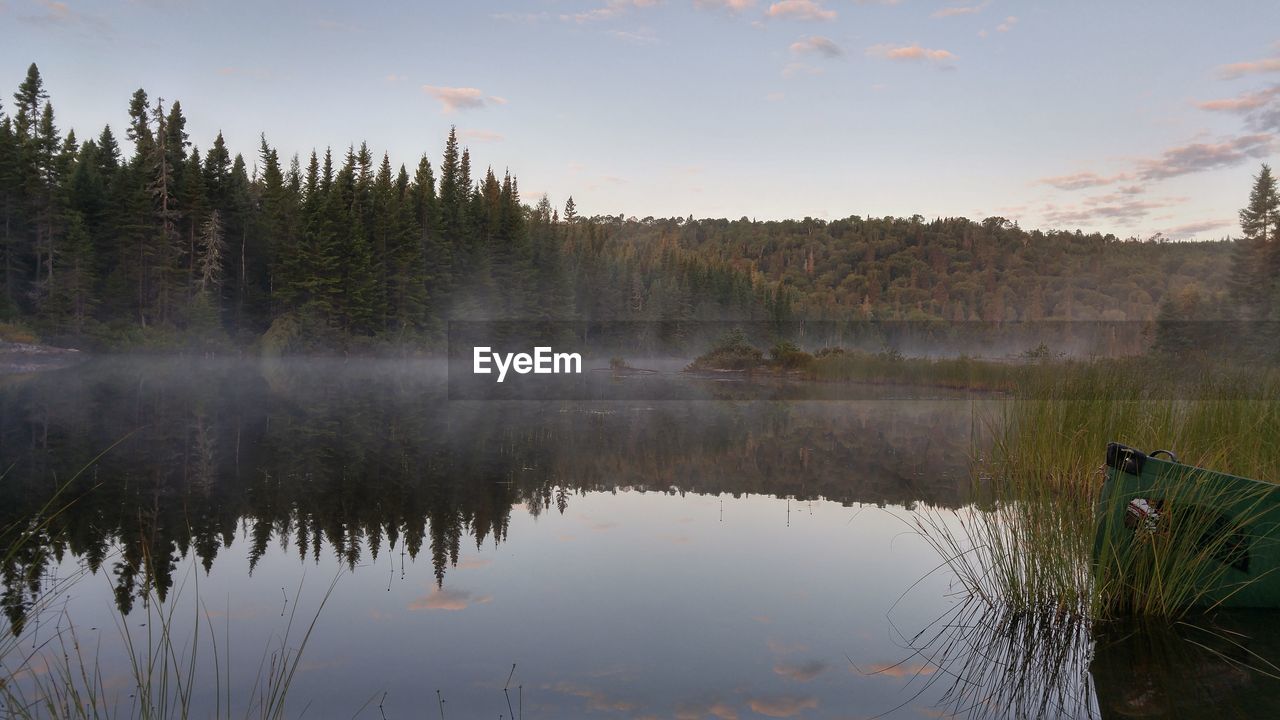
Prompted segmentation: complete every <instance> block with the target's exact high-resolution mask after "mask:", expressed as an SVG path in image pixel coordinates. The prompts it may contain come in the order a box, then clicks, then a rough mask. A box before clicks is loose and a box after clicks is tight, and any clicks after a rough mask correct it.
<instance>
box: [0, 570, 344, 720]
mask: <svg viewBox="0 0 1280 720" xmlns="http://www.w3.org/2000/svg"><path fill="white" fill-rule="evenodd" d="M193 574H196V573H194V572H193ZM336 583H337V578H335V579H334V581H333V582H332V583H330V585H329V587H328V589H327V591H326V592H325V593H324V595H323V597H322V598H321V600H320V602H319V606H318V607H317V609H316V611H315V614H314V615H312V616H311V618H310V620H309V621H306V620H305V618H302V619H300V618H299V617H298V615H297V608H298V599H299V596H300V595H301V591H302V589H301V587H299V589H298V591H297V594H295V596H294V598H293V603H292V606H293V608H294V609H293V610H292V611H291V612H290V613H289V615H288V618H287V621H286V624H285V628H284V630H283V633H282V634H281V635H279V636H278V637H276V638H274V639H273V640H272V641H271V642H269V643H268V645H267V647H266V648H265V649H264V651H263V653H262V656H261V659H260V661H259V665H258V668H257V672H256V673H255V674H254V675H253V678H254V679H253V680H252V682H251V684H250V686H249V687H248V688H247V690H240V691H237V690H236V689H235V688H234V687H233V683H232V667H233V664H232V659H231V657H232V652H231V647H230V628H229V624H230V617H229V615H228V617H227V618H226V623H227V625H228V627H227V628H226V629H224V631H223V639H222V640H221V642H220V641H219V638H218V635H219V633H218V631H217V628H215V626H214V621H213V614H212V613H211V612H210V611H209V609H208V608H207V607H206V606H205V605H204V604H203V603H202V602H201V601H200V599H199V588H198V585H197V586H196V587H195V591H194V595H195V598H193V599H192V601H191V602H190V603H189V605H190V607H189V609H185V610H184V609H182V605H183V603H182V600H181V596H182V591H181V588H180V589H179V592H178V593H175V594H174V595H172V596H170V597H169V598H168V599H167V600H164V601H162V600H160V598H158V597H157V596H156V595H155V593H154V592H150V593H148V595H147V597H146V602H145V608H146V609H145V613H144V614H143V615H141V616H140V617H139V616H131V615H124V614H120V615H117V616H115V617H114V623H115V630H116V633H117V637H118V640H119V646H120V647H121V648H123V652H124V656H125V665H124V666H123V667H111V668H107V669H104V666H103V664H102V662H101V658H100V651H101V649H102V640H101V638H100V637H98V638H96V639H95V640H94V641H93V643H92V644H90V643H88V642H86V641H85V639H84V637H82V636H83V630H82V629H81V628H79V627H78V626H77V625H76V623H75V622H74V620H73V619H72V618H71V617H70V615H69V614H68V613H67V612H66V611H65V610H63V611H59V612H57V623H56V627H55V629H54V631H53V633H52V635H51V636H50V637H49V638H47V639H45V640H44V641H41V642H32V641H31V639H30V638H28V637H26V636H25V635H24V636H20V637H19V640H20V642H16V643H13V644H12V646H11V647H10V648H9V652H8V654H6V655H3V656H0V672H2V673H3V677H4V678H5V679H4V680H3V681H2V682H0V706H2V709H3V710H4V712H5V713H6V717H13V718H18V719H26V718H56V719H63V718H66V719H87V718H138V719H140V720H167V719H169V718H183V719H185V718H190V717H194V716H199V717H212V718H233V717H243V718H260V719H262V720H279V719H280V718H283V717H285V707H286V705H285V701H286V698H287V697H288V694H289V689H290V687H291V686H292V684H293V681H294V679H295V677H296V675H297V673H298V670H299V668H300V667H301V662H302V655H303V651H304V650H305V649H306V646H307V644H308V642H309V640H310V639H311V636H312V634H313V632H314V631H315V629H316V625H317V622H318V620H319V618H320V613H321V611H322V610H323V608H324V605H325V604H326V603H327V602H328V599H329V597H330V595H331V594H332V593H333V590H334V588H335V586H336ZM180 612H181V613H183V614H184V615H185V617H183V616H180V615H179V613H180ZM187 613H189V615H188V614H187ZM303 622H305V624H302V623H303ZM143 628H145V629H143ZM29 646H34V647H32V648H31V650H30V651H29V652H16V653H15V652H14V650H15V649H18V648H24V649H25V648H27V647H29ZM121 669H123V670H124V673H123V675H121V673H120V672H119V671H120V670H121ZM210 685H212V689H213V693H212V694H213V701H212V707H207V705H208V704H209V703H208V701H207V700H204V701H201V702H199V705H200V707H197V701H198V700H199V699H200V697H201V693H205V694H207V692H208V690H209V688H210Z"/></svg>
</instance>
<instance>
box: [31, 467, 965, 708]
mask: <svg viewBox="0 0 1280 720" xmlns="http://www.w3.org/2000/svg"><path fill="white" fill-rule="evenodd" d="M906 517H907V512H906V511H904V510H902V509H900V508H897V509H895V508H889V509H887V510H882V509H879V508H875V507H870V506H868V507H861V508H860V507H858V506H854V507H844V506H842V505H840V504H837V503H831V502H825V501H814V502H807V501H794V500H793V501H790V502H789V503H788V501H786V500H779V499H774V498H768V497H762V496H745V497H743V498H738V499H735V498H732V497H724V498H723V503H722V499H721V498H720V497H715V496H703V495H693V494H689V495H685V496H683V497H681V496H676V495H666V494H659V493H639V492H619V493H616V494H614V493H589V494H587V495H585V496H581V497H575V498H574V499H573V502H572V503H571V504H570V506H569V509H568V510H567V512H566V513H565V514H564V515H559V514H557V513H555V512H551V513H544V514H542V515H541V516H540V517H536V518H535V517H532V516H530V515H529V514H527V513H525V512H523V511H522V510H521V509H519V508H517V509H516V511H515V512H514V513H513V514H512V518H511V526H510V529H509V532H508V535H507V541H506V542H503V543H501V544H499V545H497V546H494V545H493V544H491V543H490V544H486V545H484V546H483V547H480V548H476V547H475V546H474V544H472V545H471V546H470V547H469V548H465V547H464V550H463V555H462V557H461V558H460V560H459V563H458V565H457V567H456V568H452V569H451V570H450V572H449V573H448V575H447V576H446V577H445V580H444V586H443V587H439V588H438V587H436V583H435V578H434V576H433V574H432V568H431V564H430V562H429V561H428V559H427V558H424V557H420V558H419V560H418V561H417V562H413V561H408V562H407V564H405V565H403V566H402V564H401V563H402V556H401V554H400V552H399V549H398V548H393V549H391V550H390V551H388V550H387V549H386V548H385V547H384V549H383V551H382V552H381V553H380V554H379V556H378V559H377V560H376V561H369V560H366V563H365V564H364V565H362V566H360V567H358V568H357V569H356V571H355V573H354V574H348V575H344V576H343V577H341V579H340V580H339V582H338V584H337V587H336V589H335V591H334V593H333V595H332V597H331V598H330V600H329V602H328V604H327V605H326V606H325V608H324V610H323V614H322V616H321V620H320V623H319V626H318V629H317V631H316V633H315V635H314V636H313V638H312V640H311V643H310V645H309V646H308V647H307V649H306V653H305V656H304V660H303V664H302V668H303V670H302V672H301V674H300V676H299V677H298V678H297V680H296V681H295V684H294V687H293V688H292V690H291V695H290V697H291V701H292V702H291V708H292V709H293V710H294V711H295V712H296V711H299V710H301V709H302V707H303V705H304V704H305V703H307V702H310V703H311V707H310V709H309V710H308V712H307V714H308V715H309V716H317V717H329V716H334V717H337V716H342V717H349V716H351V714H353V713H355V712H356V711H357V710H359V709H360V707H361V705H362V704H363V703H364V702H365V700H367V699H370V698H372V699H373V702H372V704H371V705H370V706H369V708H372V712H373V715H374V716H377V712H378V711H377V707H376V706H377V704H378V702H379V701H382V704H383V709H384V710H385V712H386V713H387V715H388V717H403V716H405V715H407V714H409V713H410V712H413V713H414V714H415V715H416V713H417V711H420V710H421V709H422V708H428V709H430V711H431V712H429V713H428V714H427V716H428V717H435V716H437V714H438V708H437V707H436V694H435V693H436V690H437V689H438V690H440V691H441V692H442V695H443V698H444V700H445V713H446V717H447V718H460V717H467V718H470V717H497V716H498V715H499V714H500V713H501V714H506V713H507V712H508V711H507V700H506V697H505V696H504V694H503V692H502V688H503V686H504V685H505V684H506V682H507V678H508V674H509V673H510V671H511V665H512V663H516V664H517V667H516V671H515V675H514V677H513V679H512V680H511V684H510V689H511V692H510V695H511V700H512V704H513V706H514V705H515V704H517V703H518V702H519V700H520V695H521V692H520V691H518V690H517V688H518V687H519V686H523V691H522V695H523V707H524V713H525V716H526V717H530V718H536V717H542V718H564V717H627V718H644V717H663V718H668V717H675V718H738V717H741V718H747V717H759V716H764V717H862V716H865V715H874V714H877V713H880V712H884V711H886V710H890V709H893V708H895V707H897V706H898V705H899V704H901V703H903V702H904V701H907V700H909V699H910V698H911V696H912V694H913V693H914V690H915V689H917V688H918V687H919V684H920V683H921V679H920V678H916V679H914V680H913V679H912V678H913V677H914V675H915V672H914V671H915V670H916V669H917V667H918V666H914V665H911V664H910V663H908V664H906V665H897V663H899V661H901V660H902V659H903V658H904V657H905V656H906V655H907V653H906V651H904V650H903V649H902V648H901V646H900V645H899V644H896V643H895V641H894V638H895V636H894V634H893V632H892V630H891V627H890V619H892V621H893V622H894V623H896V624H897V625H898V626H899V627H901V628H904V629H906V630H912V629H914V628H918V627H920V626H923V625H924V624H925V623H927V622H928V621H929V620H932V619H933V618H934V617H936V616H937V615H938V614H939V613H941V612H942V611H943V610H944V609H945V608H946V607H947V601H946V600H945V599H944V598H943V596H944V593H945V592H946V590H947V588H946V587H945V579H943V578H942V577H934V578H931V579H929V580H926V581H925V582H924V583H923V584H922V585H920V586H918V587H916V588H915V589H914V590H912V591H911V592H910V593H908V594H907V595H906V596H905V597H904V598H903V599H902V600H901V601H900V602H897V605H896V607H895V606H894V605H895V601H898V600H899V596H900V595H901V593H903V591H904V590H905V589H906V588H907V586H908V585H910V584H911V582H913V581H914V580H916V579H917V578H919V577H920V576H922V575H924V574H925V573H927V572H928V571H929V570H930V569H931V568H932V567H933V566H934V565H935V564H936V563H937V560H936V556H935V555H933V553H932V552H931V551H930V550H929V549H928V548H927V547H926V546H925V545H924V543H923V542H922V541H921V540H920V539H919V538H918V537H916V536H914V535H913V534H911V532H910V531H909V528H908V526H907V525H906V523H905V522H904V519H905V518H906ZM244 545H245V543H244V542H243V538H241V540H238V541H237V542H236V543H235V544H233V546H232V547H231V548H230V549H229V550H228V551H226V552H224V553H223V554H222V555H221V556H220V558H219V560H218V562H217V563H215V564H214V566H213V569H212V572H211V573H210V574H209V575H207V576H206V575H205V574H204V573H203V571H200V572H199V573H198V577H197V576H196V574H195V573H192V572H189V571H185V570H184V571H181V572H180V573H179V577H178V583H179V584H181V583H183V582H185V583H186V584H187V586H186V588H184V590H183V591H182V596H181V597H182V600H180V602H179V607H180V608H181V609H180V610H179V611H178V613H177V618H178V624H179V625H180V626H182V625H183V624H184V623H187V622H188V621H189V618H190V614H191V611H190V607H189V602H186V600H187V599H189V598H190V597H191V596H192V595H193V593H192V589H193V587H194V585H195V583H197V582H198V584H199V592H200V595H201V597H202V598H203V600H204V602H205V603H206V606H207V607H208V608H209V610H210V612H211V614H212V615H214V621H213V622H214V628H215V630H216V631H217V632H218V633H219V635H220V636H221V634H222V633H224V632H225V630H226V623H227V620H226V617H227V616H228V609H229V617H230V631H231V644H232V652H233V655H234V658H235V660H234V662H233V665H232V675H233V676H234V678H233V679H234V682H235V683H236V684H237V686H238V687H240V688H246V687H247V685H246V683H251V682H252V680H251V678H252V676H253V673H254V672H256V668H257V664H258V662H259V660H260V659H261V653H262V650H263V649H264V648H265V647H266V646H267V644H268V639H269V638H272V637H274V636H278V635H279V633H281V632H283V629H284V627H285V623H286V621H287V619H288V618H287V617H282V616H281V613H282V612H285V613H286V614H287V613H288V610H286V607H287V605H288V604H291V601H292V598H293V595H294V593H295V592H296V591H297V589H298V584H299V583H300V582H303V581H304V577H305V583H304V590H303V594H302V598H301V601H300V604H299V608H298V609H297V613H298V614H297V618H296V620H295V623H297V622H301V621H305V620H309V619H310V616H311V613H313V612H314V608H315V607H316V603H317V602H318V599H319V596H320V595H322V594H323V592H324V590H325V589H326V587H327V584H328V581H329V580H330V579H331V578H332V577H333V575H334V573H335V572H337V569H336V568H337V565H336V563H335V561H334V560H333V557H332V554H331V553H322V554H321V560H320V562H319V563H315V562H314V561H312V560H310V559H309V560H308V561H307V562H306V563H305V564H302V563H299V561H298V558H297V554H296V551H295V550H294V549H293V548H290V549H288V550H284V549H282V548H281V547H280V544H279V542H278V541H273V543H272V546H271V548H270V550H269V551H268V553H267V555H266V556H265V557H263V558H262V560H261V561H260V562H259V564H258V567H257V568H256V569H255V570H254V572H253V575H252V576H250V575H249V574H248V568H247V560H246V559H244V558H245V556H246V553H245V552H243V551H242V548H243V547H244ZM184 567H187V568H189V567H190V563H189V562H187V563H186V564H185V565H184ZM108 592H109V590H108V588H107V587H106V581H105V580H104V579H103V578H102V577H101V576H99V577H91V578H89V579H87V580H85V581H83V582H82V583H80V584H79V585H76V586H75V587H74V588H73V590H72V593H71V596H70V597H69V601H68V603H67V606H66V607H67V611H68V613H69V615H70V616H72V617H74V618H76V619H77V627H78V628H79V631H80V632H81V633H84V634H85V636H86V637H88V636H92V635H100V637H101V638H102V639H103V641H104V645H103V655H102V660H103V663H102V664H103V667H104V668H109V670H108V673H107V674H108V681H109V682H114V683H122V684H123V683H125V682H126V681H125V680H124V678H123V671H122V669H121V668H122V667H123V666H122V665H120V664H118V660H117V659H115V658H114V656H113V654H112V653H113V650H112V649H111V648H110V647H109V645H110V643H111V641H112V640H114V639H115V638H117V637H118V633H117V631H116V629H115V625H114V623H113V620H112V618H111V616H110V614H109V611H108V610H107V608H109V607H110V600H109V595H108V594H107V593H108ZM286 598H288V599H289V600H290V602H289V603H286ZM891 608H892V614H891V615H889V613H890V609H891ZM290 609H291V608H290ZM144 613H145V611H144V610H142V609H140V608H139V609H135V610H134V612H133V614H132V615H131V616H130V624H131V627H132V628H133V629H134V630H135V631H142V630H143V628H142V627H141V623H142V622H145V621H146V619H145V618H144V617H143V615H144ZM46 622H51V621H46ZM153 622H154V620H153ZM89 627H98V628H99V631H98V632H96V633H95V632H87V631H86V629H87V628H89ZM43 632H46V633H47V632H48V630H44V631H43ZM298 632H299V631H298V629H297V628H296V627H295V629H294V637H295V638H296V637H298V636H299V635H298ZM180 636H181V635H180ZM220 641H221V638H220ZM851 661H852V662H853V663H856V664H857V666H858V668H859V669H860V670H861V671H862V672H858V671H857V670H855V669H854V667H853V666H852V665H851V664H850V662H851ZM925 672H926V673H927V672H928V670H927V669H926V670H925ZM871 673H875V674H871ZM384 692H385V693H386V696H385V700H383V693H384ZM935 697H936V693H926V694H925V695H924V696H922V697H921V698H918V699H916V700H914V701H912V702H910V703H909V704H908V706H907V707H905V708H903V709H902V710H901V711H900V712H899V713H895V715H901V716H904V717H913V716H919V715H921V714H924V715H929V714H931V712H932V709H931V707H930V700H932V699H934V698H935ZM210 698H211V695H210V696H209V697H206V699H210ZM369 708H366V714H367V713H368V712H369Z"/></svg>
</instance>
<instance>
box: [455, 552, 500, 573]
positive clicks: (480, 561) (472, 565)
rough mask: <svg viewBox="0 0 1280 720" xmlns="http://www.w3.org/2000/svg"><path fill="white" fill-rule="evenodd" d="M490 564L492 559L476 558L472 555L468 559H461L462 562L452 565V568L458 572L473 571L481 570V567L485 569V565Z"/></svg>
mask: <svg viewBox="0 0 1280 720" xmlns="http://www.w3.org/2000/svg"><path fill="white" fill-rule="evenodd" d="M492 564H493V558H487V557H478V556H475V555H472V556H471V557H469V558H463V559H462V561H461V562H459V563H458V564H457V565H454V567H455V568H456V569H458V570H474V569H476V568H482V567H485V566H486V565H492Z"/></svg>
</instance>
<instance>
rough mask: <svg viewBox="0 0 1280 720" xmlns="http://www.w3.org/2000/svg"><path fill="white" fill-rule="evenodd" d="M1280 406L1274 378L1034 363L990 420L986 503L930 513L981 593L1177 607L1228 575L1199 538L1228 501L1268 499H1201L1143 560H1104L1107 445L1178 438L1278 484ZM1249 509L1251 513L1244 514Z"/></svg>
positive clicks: (1082, 605) (1026, 600) (1079, 611)
mask: <svg viewBox="0 0 1280 720" xmlns="http://www.w3.org/2000/svg"><path fill="white" fill-rule="evenodd" d="M1278 407H1280V382H1277V380H1276V378H1275V375H1274V374H1272V375H1269V376H1259V375H1257V374H1253V373H1249V372H1247V371H1244V370H1224V369H1222V368H1207V367H1198V368H1197V367H1192V368H1188V367H1176V366H1166V367H1159V366H1153V364H1152V363H1151V362H1149V361H1148V362H1145V363H1139V362H1133V361H1124V362H1099V363H1069V364H1064V365H1062V366H1061V367H1060V368H1059V369H1058V371H1056V372H1034V373H1027V374H1025V375H1023V376H1022V379H1021V381H1020V384H1019V386H1018V388H1017V390H1016V391H1015V396H1014V399H1012V400H1010V401H1008V402H1006V403H1004V404H1002V405H1001V406H1000V410H999V411H998V412H997V413H996V414H995V416H993V417H989V418H986V419H985V422H987V423H988V424H989V425H990V436H991V437H992V438H993V443H992V447H991V448H990V451H989V453H987V454H986V455H985V456H984V457H983V458H982V459H981V460H980V462H979V464H978V471H979V472H978V475H979V477H980V478H981V485H982V487H981V488H980V491H981V492H982V494H983V495H984V496H985V497H986V499H987V504H986V506H985V508H984V510H983V511H982V512H976V513H972V514H968V515H965V516H962V517H961V521H960V523H959V528H960V530H959V531H958V532H957V531H955V530H954V528H955V527H956V525H954V524H949V523H945V522H941V521H940V520H939V519H937V518H931V517H929V516H927V515H926V516H922V517H921V518H919V520H918V523H919V526H920V529H921V531H922V534H923V535H924V536H925V537H926V539H928V540H929V542H931V543H933V544H934V546H935V548H936V549H937V550H938V551H939V553H941V554H942V555H943V556H944V557H945V558H946V559H947V562H948V564H949V565H950V566H951V569H952V570H953V571H954V572H955V574H956V576H957V578H958V579H959V580H960V582H961V583H963V584H964V585H965V587H966V588H967V589H968V590H969V592H970V593H971V594H973V595H975V596H977V597H981V598H985V599H986V600H987V601H988V602H989V603H991V604H999V605H1002V606H1005V607H1009V608H1013V609H1017V610H1022V611H1037V612H1046V613H1054V614H1066V615H1074V616H1080V617H1089V618H1107V617H1114V616H1117V615H1149V616H1164V617H1176V616H1179V615H1181V614H1182V613H1185V612H1186V611H1187V610H1188V609H1190V608H1191V607H1193V606H1195V605H1198V604H1201V603H1202V602H1204V601H1205V599H1206V596H1207V593H1208V591H1209V589H1210V588H1211V587H1212V586H1213V584H1214V582H1213V581H1214V578H1213V577H1212V573H1211V570H1210V568H1211V567H1212V566H1213V563H1212V562H1211V561H1210V560H1211V558H1210V556H1211V555H1212V554H1213V552H1215V550H1214V548H1205V547H1198V546H1194V547H1193V543H1194V541H1195V540H1198V539H1199V538H1200V535H1201V533H1200V532H1199V531H1194V528H1196V527H1199V526H1207V525H1208V524H1209V523H1212V522H1216V521H1217V518H1218V517H1219V514H1218V513H1217V512H1216V511H1214V510H1213V508H1215V507H1217V506H1221V505H1228V504H1234V505H1237V506H1238V505H1241V504H1242V503H1243V504H1244V505H1246V506H1248V504H1249V503H1251V502H1252V503H1255V505H1256V503H1259V502H1260V501H1261V499H1260V498H1249V497H1234V496H1216V497H1210V496H1204V495H1202V496H1199V497H1197V498H1195V500H1196V502H1194V503H1192V502H1184V503H1181V504H1180V507H1181V508H1183V509H1182V510H1180V511H1179V512H1181V515H1180V516H1179V517H1178V518H1177V523H1178V525H1179V527H1180V528H1182V530H1181V531H1180V532H1179V533H1172V534H1156V535H1153V536H1152V537H1153V541H1152V542H1150V543H1148V544H1147V546H1146V547H1144V550H1143V551H1144V552H1146V553H1147V555H1146V556H1145V558H1146V559H1145V560H1144V562H1143V563H1134V562H1133V558H1132V557H1131V556H1126V557H1125V558H1121V557H1120V556H1119V555H1117V554H1115V553H1114V552H1113V553H1112V554H1111V555H1106V556H1105V557H1103V558H1102V559H1101V562H1098V563H1095V558H1094V541H1095V537H1096V536H1097V533H1098V530H1099V522H1100V520H1099V513H1098V512H1097V510H1098V508H1097V505H1098V500H1099V492H1100V490H1101V487H1102V482H1103V479H1104V474H1103V473H1104V468H1103V459H1104V451H1105V448H1106V444H1107V443H1108V442H1111V441H1117V442H1121V443H1124V444H1126V445H1129V446H1131V447H1135V448H1140V449H1145V450H1148V451H1151V450H1155V449H1157V448H1170V449H1174V450H1175V451H1176V452H1177V453H1178V455H1179V456H1180V459H1181V461H1182V462H1184V463H1186V464H1189V465H1198V466H1203V467H1207V468H1212V469H1214V470H1219V471H1223V472H1230V473H1234V474H1238V475H1243V476H1246V477H1251V478H1257V479H1262V480H1268V481H1271V482H1275V481H1277V480H1280V476H1278V475H1277V473H1278V471H1280V443H1277V442H1276V440H1275V439H1276V438H1280V414H1278V413H1277V408H1278ZM1246 492H1248V491H1246ZM1249 519H1250V518H1249V517H1248V513H1247V512H1246V513H1245V514H1244V517H1242V518H1241V519H1240V522H1241V523H1242V524H1247V522H1248V520H1249ZM1112 550H1114V548H1113V549H1112ZM1104 551H1106V549H1105V548H1104ZM1104 555H1105V552H1104ZM1124 563H1127V564H1124ZM1099 568H1101V571H1099ZM1153 568H1155V569H1153Z"/></svg>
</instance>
